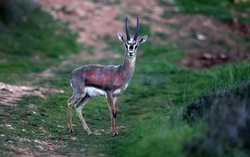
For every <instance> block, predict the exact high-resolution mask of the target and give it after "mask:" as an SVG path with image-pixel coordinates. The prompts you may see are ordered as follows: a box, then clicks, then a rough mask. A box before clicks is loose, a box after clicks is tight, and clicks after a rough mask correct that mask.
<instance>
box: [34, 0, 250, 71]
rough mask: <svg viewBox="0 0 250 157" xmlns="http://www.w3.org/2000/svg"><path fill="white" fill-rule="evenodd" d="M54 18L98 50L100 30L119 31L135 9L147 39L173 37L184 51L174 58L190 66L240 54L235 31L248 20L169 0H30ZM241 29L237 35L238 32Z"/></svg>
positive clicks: (243, 51)
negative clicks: (187, 10)
mask: <svg viewBox="0 0 250 157" xmlns="http://www.w3.org/2000/svg"><path fill="white" fill-rule="evenodd" d="M36 1H37V2H38V3H39V4H41V5H42V7H43V8H44V10H46V11H48V12H49V13H50V14H51V15H53V17H54V18H56V19H60V20H62V21H65V22H68V23H69V26H70V28H71V29H72V30H74V31H76V32H78V34H79V39H78V41H79V42H80V43H83V44H85V45H88V46H90V47H92V48H93V49H94V50H93V51H94V52H96V53H99V52H100V51H101V52H104V53H105V50H104V48H106V47H107V45H106V44H107V43H106V41H105V40H104V37H105V36H112V37H113V39H115V38H116V37H115V36H116V33H117V32H118V31H123V30H122V29H123V22H121V21H122V20H121V19H123V18H124V17H125V16H128V17H129V22H130V23H131V25H135V24H136V18H134V16H136V15H139V16H140V21H141V23H142V24H144V25H149V29H150V30H149V31H151V35H150V40H151V42H155V43H158V44H168V43H171V44H173V43H175V44H176V45H178V46H179V47H182V48H183V49H184V50H185V51H186V52H187V55H186V57H185V58H184V59H183V60H182V61H181V62H180V63H181V64H182V65H184V66H188V67H193V68H204V67H210V66H213V65H217V64H222V63H227V62H230V61H237V60H240V59H245V57H246V56H247V55H246V54H247V50H248V48H247V46H246V44H244V43H242V42H239V41H240V40H241V35H247V34H249V28H248V26H245V25H241V24H239V23H238V22H237V21H236V22H233V24H226V23H222V22H219V21H216V20H214V19H213V18H211V17H206V16H203V15H192V16H191V15H184V14H180V12H179V8H178V7H177V5H176V4H175V1H174V0H168V1H166V4H165V5H161V3H160V2H159V1H157V0H138V1H133V0H126V1H119V0H108V1H100V0H95V1H89V0H87V1H81V0H36ZM239 32H241V35H239Z"/></svg>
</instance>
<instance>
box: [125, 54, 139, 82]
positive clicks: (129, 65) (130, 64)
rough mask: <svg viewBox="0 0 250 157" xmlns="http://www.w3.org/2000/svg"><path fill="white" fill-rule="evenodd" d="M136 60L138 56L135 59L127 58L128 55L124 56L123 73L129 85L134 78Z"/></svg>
mask: <svg viewBox="0 0 250 157" xmlns="http://www.w3.org/2000/svg"><path fill="white" fill-rule="evenodd" d="M135 60H136V56H134V57H133V58H128V57H126V54H125V56H124V61H123V64H122V73H123V75H124V76H126V82H127V83H128V82H129V81H130V80H131V78H132V77H133V74H134V71H135Z"/></svg>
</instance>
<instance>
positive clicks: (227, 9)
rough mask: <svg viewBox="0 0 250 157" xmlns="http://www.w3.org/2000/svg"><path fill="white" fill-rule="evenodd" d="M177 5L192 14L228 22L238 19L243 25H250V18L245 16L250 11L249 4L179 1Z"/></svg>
mask: <svg viewBox="0 0 250 157" xmlns="http://www.w3.org/2000/svg"><path fill="white" fill-rule="evenodd" d="M177 4H178V6H179V7H180V8H181V9H182V10H183V11H184V12H187V13H190V14H197V13H198V14H204V15H207V16H213V17H215V18H217V19H220V20H222V21H227V22H229V21H231V20H232V19H233V18H235V17H238V18H239V20H240V21H241V22H242V23H246V24H249V23H250V18H249V16H244V14H243V13H246V12H248V11H249V9H250V3H249V2H243V3H239V4H234V3H233V2H232V0H210V1H206V0H192V1H189V0H177Z"/></svg>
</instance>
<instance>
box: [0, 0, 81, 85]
mask: <svg viewBox="0 0 250 157" xmlns="http://www.w3.org/2000/svg"><path fill="white" fill-rule="evenodd" d="M25 2H26V1H25ZM27 7H28V6H27ZM21 10H22V9H21ZM23 10H25V9H23ZM26 10H28V13H26V14H27V15H23V17H20V18H22V19H25V20H12V21H11V22H8V24H6V25H5V27H4V28H3V29H2V30H0V69H1V75H0V81H5V82H15V81H16V80H18V79H21V78H22V77H23V76H24V75H26V74H27V73H31V72H41V71H42V70H44V69H45V68H47V67H49V66H51V65H53V64H58V63H59V61H60V60H62V57H63V56H66V55H69V54H71V53H76V52H78V51H79V50H80V46H79V45H78V44H76V42H75V39H76V34H75V33H73V32H71V31H69V29H68V28H67V26H66V25H65V24H63V23H62V22H59V21H55V20H53V19H52V17H51V16H50V15H48V14H47V13H45V12H42V11H41V10H40V9H39V8H32V9H31V8H30V9H26Z"/></svg>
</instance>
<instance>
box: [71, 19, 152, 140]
mask: <svg viewBox="0 0 250 157" xmlns="http://www.w3.org/2000/svg"><path fill="white" fill-rule="evenodd" d="M125 32H126V39H125V38H124V36H123V35H122V34H121V33H120V32H119V33H118V39H119V40H120V41H121V42H122V43H123V44H124V46H125V55H124V61H123V64H121V65H107V66H104V65H99V64H91V65H85V66H81V67H79V68H77V69H75V70H74V71H72V73H71V79H70V84H71V87H72V89H73V96H72V97H71V98H70V99H69V100H68V129H69V131H70V132H73V129H72V106H73V105H74V104H75V107H76V112H77V115H78V117H79V118H80V121H81V123H82V125H83V129H84V130H85V131H86V132H87V133H88V134H92V132H91V131H90V129H89V127H88V125H87V124H86V122H85V119H84V117H83V115H82V108H83V107H84V106H85V104H86V103H87V101H88V100H90V99H92V98H94V97H96V96H106V98H107V101H108V107H109V111H110V116H111V132H112V135H113V136H115V135H118V132H117V129H116V117H117V109H118V108H117V107H118V98H119V96H120V95H121V94H122V93H123V92H124V91H125V90H126V89H127V87H128V84H129V81H130V80H131V78H132V76H133V73H134V70H135V60H136V53H137V48H138V46H139V45H140V44H141V43H144V42H145V41H146V40H147V36H146V35H144V36H143V37H142V38H140V39H137V37H138V35H139V19H138V17H137V25H136V32H135V35H134V37H133V38H131V37H130V35H129V28H128V22H127V18H126V19H125Z"/></svg>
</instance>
